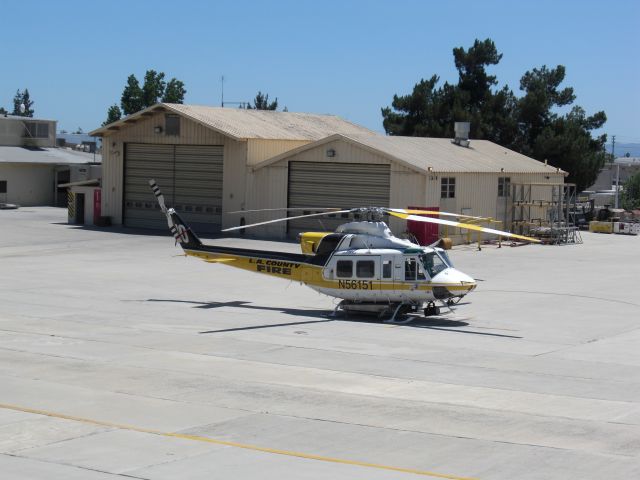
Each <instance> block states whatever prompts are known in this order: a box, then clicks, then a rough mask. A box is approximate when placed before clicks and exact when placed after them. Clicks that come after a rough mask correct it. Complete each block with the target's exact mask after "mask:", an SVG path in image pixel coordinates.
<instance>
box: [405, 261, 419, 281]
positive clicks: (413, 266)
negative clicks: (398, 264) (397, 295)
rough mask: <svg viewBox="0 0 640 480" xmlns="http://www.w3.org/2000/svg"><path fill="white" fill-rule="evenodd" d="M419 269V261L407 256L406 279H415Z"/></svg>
mask: <svg viewBox="0 0 640 480" xmlns="http://www.w3.org/2000/svg"><path fill="white" fill-rule="evenodd" d="M417 271H418V263H417V262H416V259H415V258H406V259H405V261H404V279H405V280H415V279H416V273H417Z"/></svg>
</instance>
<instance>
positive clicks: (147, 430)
mask: <svg viewBox="0 0 640 480" xmlns="http://www.w3.org/2000/svg"><path fill="white" fill-rule="evenodd" d="M0 408H3V409H6V410H13V411H16V412H24V413H32V414H35V415H44V416H47V417H52V418H61V419H64V420H70V421H73V422H81V423H86V424H90V425H98V426H101V427H108V428H117V429H120V430H129V431H133V432H141V433H148V434H151V435H159V436H162V437H170V438H180V439H182V440H191V441H195V442H204V443H212V444H215V445H224V446H227V447H235V448H242V449H245V450H253V451H257V452H265V453H273V454H276V455H285V456H288V457H298V458H305V459H307V460H317V461H320V462H329V463H339V464H343V465H354V466H357V467H367V468H376V469H378V470H390V471H393V472H401V473H411V474H415V475H422V476H424V477H432V478H446V479H449V480H475V479H472V478H469V477H458V476H456V475H447V474H444V473H437V472H430V471H427V470H417V469H413V468H403V467H394V466H390V465H381V464H378V463H369V462H360V461H358V460H348V459H344V458H334V457H325V456H322V455H314V454H310V453H303V452H295V451H290V450H280V449H277V448H267V447H260V446H258V445H250V444H246V443H239V442H230V441H228V440H218V439H215V438H209V437H202V436H200V435H188V434H184V433H175V432H163V431H161V430H156V429H152V428H144V427H137V426H134V425H125V424H122V423H114V422H108V421H104V420H96V419H92V418H85V417H77V416H74V415H66V414H64V413H57V412H50V411H47V410H39V409H35V408H29V407H22V406H19V405H11V404H3V403H0Z"/></svg>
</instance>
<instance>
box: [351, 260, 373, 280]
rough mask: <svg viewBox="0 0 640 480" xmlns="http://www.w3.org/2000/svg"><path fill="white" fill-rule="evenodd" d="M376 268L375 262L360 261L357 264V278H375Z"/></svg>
mask: <svg viewBox="0 0 640 480" xmlns="http://www.w3.org/2000/svg"><path fill="white" fill-rule="evenodd" d="M375 273H376V267H375V263H374V261H373V260H359V261H358V262H357V263H356V276H357V277H358V278H373V277H374V275H375Z"/></svg>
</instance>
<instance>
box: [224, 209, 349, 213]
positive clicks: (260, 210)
mask: <svg viewBox="0 0 640 480" xmlns="http://www.w3.org/2000/svg"><path fill="white" fill-rule="evenodd" d="M297 210H302V211H305V210H309V211H311V212H320V211H323V212H330V213H331V212H334V211H337V210H340V208H338V207H320V208H309V207H295V208H260V209H258V210H236V211H234V212H227V213H228V214H231V213H256V212H295V211H297Z"/></svg>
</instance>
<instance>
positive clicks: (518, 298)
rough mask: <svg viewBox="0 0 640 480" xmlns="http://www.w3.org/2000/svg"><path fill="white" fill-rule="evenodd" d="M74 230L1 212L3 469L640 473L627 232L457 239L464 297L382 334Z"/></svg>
mask: <svg viewBox="0 0 640 480" xmlns="http://www.w3.org/2000/svg"><path fill="white" fill-rule="evenodd" d="M65 222H66V211H65V210H62V209H55V208H28V207H25V208H21V209H19V210H14V211H0V472H2V473H1V474H0V477H2V478H6V479H65V480H67V479H88V480H94V479H96V480H102V479H105V480H109V479H117V478H135V479H149V480H161V479H175V478H182V479H229V478H238V479H244V478H261V479H281V478H296V479H327V478H331V479H367V480H368V479H411V478H449V479H461V478H474V479H482V480H489V479H495V480H502V479H516V478H517V479H520V480H528V479H562V480H566V479H581V480H584V479H603V478H628V479H630V478H640V368H639V367H640V348H638V345H639V344H640V295H639V294H638V267H639V265H640V238H638V237H627V236H621V235H615V236H612V235H603V234H590V233H585V232H583V233H582V237H583V239H584V244H583V245H571V246H539V245H528V246H522V247H517V248H513V247H509V246H503V248H501V249H498V248H496V247H494V246H487V247H485V248H483V250H482V251H481V252H478V251H477V250H476V249H475V248H474V247H472V246H468V247H458V248H455V249H454V250H453V251H452V253H451V255H450V256H451V258H452V260H453V261H454V263H455V265H456V267H457V268H459V269H460V270H462V271H464V272H466V273H468V274H470V275H471V276H473V277H475V278H479V279H481V280H482V281H481V282H479V287H478V288H477V289H476V291H474V292H473V293H472V294H471V295H469V296H468V297H467V298H466V299H465V301H464V302H463V303H464V305H461V306H459V307H458V308H457V309H456V311H455V313H454V314H447V315H444V316H441V317H436V318H430V319H424V318H422V319H419V318H416V319H414V320H413V321H411V322H409V323H406V324H395V325H390V324H385V323H381V322H377V321H372V319H368V318H366V317H364V318H338V319H332V318H330V317H328V314H329V313H330V312H331V311H332V309H333V307H334V304H335V302H334V300H333V299H331V298H329V297H325V296H322V295H319V294H317V293H315V292H313V291H312V290H310V289H308V288H306V287H304V286H301V285H299V284H295V283H288V282H286V281H283V280H279V279H274V278H269V277H266V276H259V275H257V274H252V273H249V272H245V271H241V270H235V269H233V268H230V267H228V266H225V265H211V264H206V263H204V262H201V261H199V260H196V259H193V258H188V259H187V258H185V257H183V256H180V254H181V250H180V249H179V247H178V248H176V247H174V242H173V239H172V238H171V237H170V236H169V234H168V233H167V235H144V234H140V233H139V232H134V231H130V230H126V229H117V228H106V229H91V228H83V227H74V226H70V225H66V224H65ZM210 242H211V243H218V244H225V245H239V246H247V247H252V248H264V249H277V250H285V251H292V252H295V251H298V246H297V245H295V244H293V243H278V242H266V241H259V240H249V239H233V238H219V239H214V240H210Z"/></svg>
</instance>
